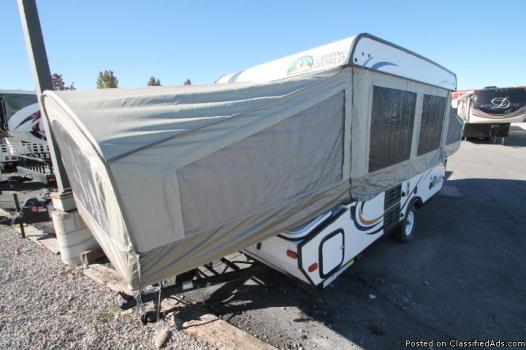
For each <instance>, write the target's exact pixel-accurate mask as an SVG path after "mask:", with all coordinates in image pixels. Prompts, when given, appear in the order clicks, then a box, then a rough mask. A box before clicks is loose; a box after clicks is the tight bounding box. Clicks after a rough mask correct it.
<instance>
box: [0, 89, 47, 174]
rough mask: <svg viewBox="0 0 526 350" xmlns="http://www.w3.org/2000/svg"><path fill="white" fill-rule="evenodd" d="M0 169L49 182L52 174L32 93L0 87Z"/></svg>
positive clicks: (39, 117)
mask: <svg viewBox="0 0 526 350" xmlns="http://www.w3.org/2000/svg"><path fill="white" fill-rule="evenodd" d="M0 133H1V137H0V140H1V143H0V152H1V155H0V169H2V170H4V169H8V168H14V167H16V169H17V172H18V174H19V175H20V176H23V177H29V178H31V179H33V180H34V181H37V182H40V183H44V184H52V183H54V181H55V177H54V175H53V171H52V164H51V157H50V154H49V148H48V145H47V139H46V135H45V132H44V126H43V121H42V118H41V114H40V107H39V105H38V101H37V97H36V95H35V93H33V92H30V91H23V90H0Z"/></svg>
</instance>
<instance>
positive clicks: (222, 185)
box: [178, 92, 345, 234]
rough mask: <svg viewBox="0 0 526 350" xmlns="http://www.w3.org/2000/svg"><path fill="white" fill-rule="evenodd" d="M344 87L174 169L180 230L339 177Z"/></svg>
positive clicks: (301, 193)
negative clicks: (272, 124)
mask: <svg viewBox="0 0 526 350" xmlns="http://www.w3.org/2000/svg"><path fill="white" fill-rule="evenodd" d="M344 105H345V94H344V92H341V93H338V94H337V95H335V96H333V97H330V98H328V99H327V100H325V101H322V102H320V103H318V104H317V105H315V106H313V107H311V108H308V109H306V110H304V111H302V112H300V113H298V114H296V115H294V116H291V117H290V118H288V119H286V120H284V121H281V122H279V123H277V124H275V125H274V126H271V127H269V128H267V129H264V130H262V131H260V132H258V133H256V134H254V135H252V136H249V137H247V138H245V139H243V140H241V141H239V142H237V143H234V144H232V145H230V146H227V147H225V148H223V149H221V150H219V151H217V152H215V153H212V154H210V155H208V156H206V157H205V158H202V159H199V160H197V161H195V162H193V163H190V164H188V165H186V166H184V167H182V168H181V169H179V170H178V181H179V189H180V191H181V203H182V212H183V218H184V219H183V220H184V227H185V232H186V233H187V234H192V233H195V232H198V231H200V230H202V229H206V228H210V227H214V226H217V225H219V224H223V223H225V222H228V221H230V220H233V219H237V218H240V217H246V216H248V215H253V214H254V213H258V212H259V211H261V210H263V209H265V208H270V207H273V206H276V205H284V203H287V202H288V201H291V200H296V199H297V198H299V197H305V196H307V195H311V194H313V193H318V192H319V191H321V190H322V189H325V188H327V186H328V185H331V184H335V183H337V182H338V181H341V179H342V176H343V175H342V169H343V129H344V120H345V108H344Z"/></svg>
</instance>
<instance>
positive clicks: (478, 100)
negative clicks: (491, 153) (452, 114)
mask: <svg viewBox="0 0 526 350" xmlns="http://www.w3.org/2000/svg"><path fill="white" fill-rule="evenodd" d="M452 102H453V104H456V105H457V113H458V115H459V116H460V117H461V118H462V119H464V121H465V126H464V134H463V136H464V137H466V138H489V137H491V136H498V137H503V138H504V137H507V136H508V134H509V129H510V124H511V123H520V122H523V121H524V120H526V87H524V86H520V87H508V88H497V87H487V88H484V89H480V90H471V91H467V92H466V93H465V94H462V95H461V96H459V98H458V100H456V101H455V100H453V101H452ZM503 141H504V140H503Z"/></svg>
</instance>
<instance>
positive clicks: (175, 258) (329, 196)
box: [132, 181, 350, 289]
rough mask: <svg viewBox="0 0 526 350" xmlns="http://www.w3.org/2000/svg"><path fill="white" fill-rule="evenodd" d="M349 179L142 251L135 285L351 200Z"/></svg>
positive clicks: (203, 261)
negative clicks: (174, 241) (321, 190)
mask: <svg viewBox="0 0 526 350" xmlns="http://www.w3.org/2000/svg"><path fill="white" fill-rule="evenodd" d="M349 187H350V185H349V182H348V181H343V182H340V183H338V184H336V185H333V186H331V187H329V188H326V189H324V191H323V192H321V193H317V194H315V195H309V196H302V197H300V198H297V199H296V201H294V202H291V203H284V204H281V205H279V206H276V207H273V208H268V209H265V210H263V211H261V212H259V213H257V214H256V215H251V216H248V217H244V218H242V219H240V220H238V221H236V222H232V223H229V224H228V225H224V226H220V227H217V228H215V229H213V230H209V231H205V232H202V233H199V234H195V235H192V236H190V237H189V238H187V239H185V240H183V241H179V242H176V243H173V244H169V245H165V246H163V247H160V248H156V249H153V250H151V251H149V252H147V253H144V254H141V258H140V266H141V271H142V276H141V281H140V283H139V284H137V283H138V282H137V281H134V284H133V285H132V287H133V288H134V289H137V288H141V287H144V286H145V285H148V284H151V283H153V282H156V281H159V280H162V279H164V278H166V276H174V275H176V274H179V273H182V272H185V271H188V270H190V269H192V268H195V267H196V266H199V265H202V264H206V263H208V262H210V261H212V260H214V259H218V258H220V257H223V256H225V255H228V254H231V253H234V252H236V251H239V250H241V249H244V248H246V247H248V246H250V245H251V244H255V243H257V242H260V241H262V240H264V239H266V238H269V237H272V236H275V235H276V234H278V233H280V232H284V231H286V230H288V229H292V228H294V227H297V226H299V225H301V224H304V223H305V222H306V221H308V220H312V218H313V217H315V216H317V215H319V213H321V212H324V211H327V210H329V209H331V208H333V207H334V206H336V205H338V204H340V203H342V202H346V201H348V200H350V191H349V189H350V188H349Z"/></svg>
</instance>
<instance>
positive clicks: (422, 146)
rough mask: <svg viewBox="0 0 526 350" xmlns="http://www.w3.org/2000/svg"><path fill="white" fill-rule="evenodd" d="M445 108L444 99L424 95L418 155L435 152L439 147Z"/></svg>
mask: <svg viewBox="0 0 526 350" xmlns="http://www.w3.org/2000/svg"><path fill="white" fill-rule="evenodd" d="M445 108H446V98H445V97H442V96H434V95H427V94H426V95H424V101H423V105H422V117H421V121H420V133H419V138H418V155H422V154H425V153H427V152H430V151H432V150H436V149H438V147H439V146H440V138H441V136H442V125H443V124H444V112H445Z"/></svg>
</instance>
